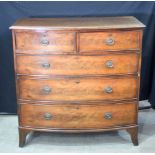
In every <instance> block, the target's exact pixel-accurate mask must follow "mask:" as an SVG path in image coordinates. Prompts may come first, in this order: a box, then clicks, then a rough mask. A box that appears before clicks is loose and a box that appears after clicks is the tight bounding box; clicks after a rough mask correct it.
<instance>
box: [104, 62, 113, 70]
mask: <svg viewBox="0 0 155 155" xmlns="http://www.w3.org/2000/svg"><path fill="white" fill-rule="evenodd" d="M105 66H106V67H107V68H113V67H114V66H113V62H112V60H108V61H106V63H105Z"/></svg>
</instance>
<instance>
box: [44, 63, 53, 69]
mask: <svg viewBox="0 0 155 155" xmlns="http://www.w3.org/2000/svg"><path fill="white" fill-rule="evenodd" d="M50 66H51V65H50V63H43V64H42V67H43V68H45V69H48V68H50Z"/></svg>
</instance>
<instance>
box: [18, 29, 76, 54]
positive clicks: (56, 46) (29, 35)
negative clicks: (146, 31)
mask: <svg viewBox="0 0 155 155" xmlns="http://www.w3.org/2000/svg"><path fill="white" fill-rule="evenodd" d="M15 35H16V52H17V53H23V52H24V51H26V52H27V53H31V52H32V51H33V53H39V51H44V52H45V53H46V52H49V53H53V52H54V53H59V54H60V53H74V52H75V51H76V49H75V48H76V43H75V33H72V32H57V33H56V32H54V31H46V32H35V31H28V32H27V31H25V32H24V31H22V32H16V34H15ZM43 41H47V42H48V45H45V44H43V43H42V42H43Z"/></svg>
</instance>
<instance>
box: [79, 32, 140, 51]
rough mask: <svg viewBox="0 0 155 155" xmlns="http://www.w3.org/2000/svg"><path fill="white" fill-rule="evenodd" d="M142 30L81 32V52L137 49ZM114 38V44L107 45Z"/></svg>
mask: <svg viewBox="0 0 155 155" xmlns="http://www.w3.org/2000/svg"><path fill="white" fill-rule="evenodd" d="M139 36H140V31H121V32H120V31H115V32H92V33H80V37H79V40H80V41H79V42H80V45H79V46H80V47H79V50H80V52H81V53H82V52H95V51H107V50H109V51H117V50H133V49H135V50H137V49H140V44H139ZM108 39H113V40H114V43H113V45H107V43H106V42H107V40H108Z"/></svg>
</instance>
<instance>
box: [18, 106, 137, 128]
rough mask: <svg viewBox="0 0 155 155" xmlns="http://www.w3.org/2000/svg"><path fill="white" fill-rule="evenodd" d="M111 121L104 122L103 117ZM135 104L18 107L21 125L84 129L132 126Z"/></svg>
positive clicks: (134, 119) (134, 120)
mask: <svg viewBox="0 0 155 155" xmlns="http://www.w3.org/2000/svg"><path fill="white" fill-rule="evenodd" d="M107 112H108V113H111V115H112V118H111V119H106V118H105V114H106V113H107ZM135 112H136V104H133V103H126V104H113V105H111V104H110V105H108V104H106V105H92V106H89V105H66V104H64V105H44V106H40V105H34V104H22V105H21V126H30V127H36V128H37V127H44V128H53V129H54V128H61V129H65V128H67V129H70V128H73V129H82V128H85V129H88V128H109V127H114V126H120V125H122V126H123V125H130V124H135V123H136V117H135ZM45 113H49V114H51V115H52V118H51V119H50V120H46V119H45V118H44V115H45Z"/></svg>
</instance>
